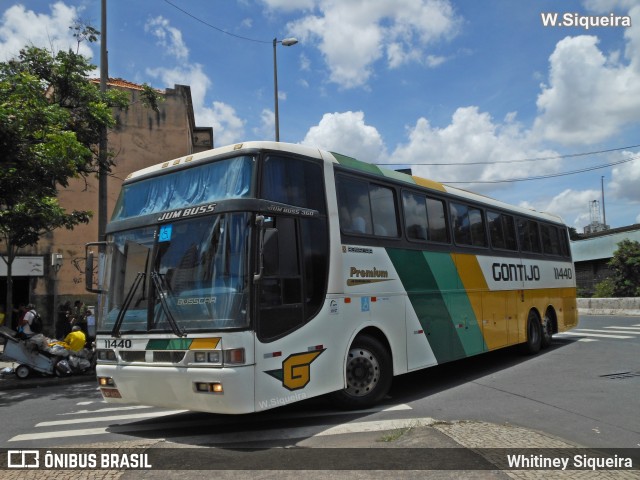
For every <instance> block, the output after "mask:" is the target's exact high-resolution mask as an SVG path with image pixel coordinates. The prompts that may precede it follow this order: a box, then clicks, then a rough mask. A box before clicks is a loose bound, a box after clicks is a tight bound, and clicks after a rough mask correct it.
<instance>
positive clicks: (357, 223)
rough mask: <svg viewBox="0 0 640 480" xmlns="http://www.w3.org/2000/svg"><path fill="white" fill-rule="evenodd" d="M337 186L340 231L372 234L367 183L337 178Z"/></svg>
mask: <svg viewBox="0 0 640 480" xmlns="http://www.w3.org/2000/svg"><path fill="white" fill-rule="evenodd" d="M337 184H338V185H337V186H338V208H339V211H340V229H341V230H342V231H343V232H345V233H355V234H358V233H364V234H369V235H370V234H371V233H373V228H372V225H373V221H372V219H371V205H370V204H369V185H368V184H367V182H364V181H360V180H353V179H351V178H347V177H342V176H339V177H338V178H337Z"/></svg>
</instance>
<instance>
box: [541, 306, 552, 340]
mask: <svg viewBox="0 0 640 480" xmlns="http://www.w3.org/2000/svg"><path fill="white" fill-rule="evenodd" d="M540 330H541V332H542V336H541V338H540V346H541V347H542V348H547V347H549V346H550V345H551V341H552V340H553V320H552V319H551V316H550V315H549V314H548V313H547V314H545V316H544V318H543V319H542V325H541V328H540Z"/></svg>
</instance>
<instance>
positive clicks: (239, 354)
mask: <svg viewBox="0 0 640 480" xmlns="http://www.w3.org/2000/svg"><path fill="white" fill-rule="evenodd" d="M191 362H192V364H193V363H197V364H198V365H202V366H205V365H215V366H216V367H222V366H225V365H243V364H244V362H245V352H244V348H232V349H229V350H209V351H195V352H193V357H192V360H191Z"/></svg>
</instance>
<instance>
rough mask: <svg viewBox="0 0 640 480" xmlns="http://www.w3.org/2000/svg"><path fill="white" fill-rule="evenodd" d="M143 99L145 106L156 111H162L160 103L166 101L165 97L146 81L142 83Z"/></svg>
mask: <svg viewBox="0 0 640 480" xmlns="http://www.w3.org/2000/svg"><path fill="white" fill-rule="evenodd" d="M141 100H142V104H143V105H144V106H145V107H147V108H150V109H151V110H153V111H154V112H156V113H158V112H159V111H160V107H159V104H160V103H162V102H164V97H163V96H162V95H161V94H159V93H158V92H157V91H156V90H154V89H153V88H151V87H150V86H149V85H147V84H146V83H144V84H143V85H142V92H141Z"/></svg>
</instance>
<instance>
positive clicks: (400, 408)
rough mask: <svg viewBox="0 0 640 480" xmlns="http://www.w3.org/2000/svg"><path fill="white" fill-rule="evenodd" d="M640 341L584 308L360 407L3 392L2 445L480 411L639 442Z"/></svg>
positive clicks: (396, 420)
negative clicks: (541, 343) (540, 335)
mask: <svg viewBox="0 0 640 480" xmlns="http://www.w3.org/2000/svg"><path fill="white" fill-rule="evenodd" d="M639 348H640V319H639V318H637V317H595V316H592V317H582V318H581V321H580V325H579V328H578V329H576V330H574V331H572V332H570V333H569V334H560V335H557V336H554V341H553V344H552V346H551V347H550V348H549V349H547V350H543V351H542V352H541V353H540V354H538V355H537V356H522V355H521V354H520V353H519V352H518V351H517V349H513V348H512V349H506V350H503V351H499V352H493V353H490V354H486V355H481V356H478V357H475V358H469V359H465V360H463V361H458V362H453V363H451V364H448V365H443V366H439V367H436V368H432V369H428V370H423V371H419V372H414V373H410V374H407V375H404V376H400V377H397V378H396V379H395V380H394V384H393V387H392V389H391V392H390V395H389V397H387V398H386V399H385V400H384V402H383V404H382V405H380V406H379V407H377V408H374V409H370V410H366V411H358V412H346V411H339V410H335V409H334V408H333V407H332V406H331V405H330V404H329V403H327V402H326V401H325V400H324V399H323V398H319V399H310V400H307V401H303V402H300V403H297V404H293V405H289V406H285V407H281V408H278V409H274V410H270V411H266V412H262V413H258V414H251V415H243V416H223V415H214V414H205V413H198V412H187V411H167V410H162V409H158V408H152V407H144V406H117V405H108V404H105V403H103V401H102V398H101V396H100V394H99V392H98V390H97V388H96V385H95V384H94V383H93V382H83V383H78V384H74V385H66V386H56V387H48V388H37V389H31V390H11V391H6V392H0V405H2V406H3V407H4V408H3V409H2V411H3V414H4V415H3V420H2V422H3V427H2V429H0V443H1V445H2V448H10V449H15V448H53V447H60V446H84V445H88V444H98V443H99V444H100V445H102V446H104V447H107V448H108V447H112V448H115V447H119V446H152V445H154V444H155V443H157V442H158V441H159V440H163V441H165V442H170V443H171V444H178V445H180V446H183V447H193V446H219V447H222V446H229V447H230V446H250V447H254V448H260V447H274V446H293V445H296V446H300V445H305V446H311V447H324V446H331V447H336V446H343V447H354V446H355V447H357V446H363V445H367V444H370V443H367V442H364V443H363V442H362V438H364V437H366V438H367V441H369V442H374V443H373V444H374V445H375V444H376V443H375V442H387V441H388V440H385V438H388V437H386V435H388V432H393V431H399V430H402V429H411V428H414V427H418V426H422V425H432V424H434V422H442V423H443V424H444V425H445V428H446V425H455V422H459V421H471V422H487V423H491V424H496V425H498V426H512V427H514V428H519V427H522V428H523V429H528V430H530V431H534V432H540V433H542V434H544V435H547V436H548V437H551V438H558V439H562V440H564V441H565V442H567V443H569V444H571V445H573V446H582V447H589V448H638V447H640V415H638V393H640V357H639V356H638V351H639ZM441 430H442V429H441ZM442 431H444V430H442ZM523 431H524V430H523ZM423 446H425V447H431V446H433V445H430V444H427V445H423ZM444 446H450V445H447V444H446V443H445V444H444Z"/></svg>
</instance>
